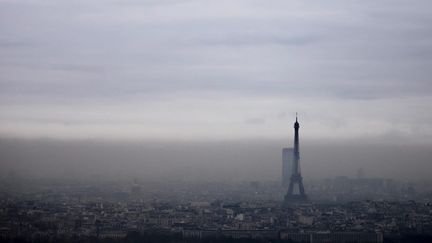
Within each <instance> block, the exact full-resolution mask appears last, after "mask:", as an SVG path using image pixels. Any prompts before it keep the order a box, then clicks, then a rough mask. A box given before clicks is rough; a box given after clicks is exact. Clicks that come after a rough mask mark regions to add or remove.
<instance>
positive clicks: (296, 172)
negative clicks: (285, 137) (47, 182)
mask: <svg viewBox="0 0 432 243" xmlns="http://www.w3.org/2000/svg"><path fill="white" fill-rule="evenodd" d="M299 129H300V124H299V123H298V119H297V114H296V121H295V123H294V158H293V171H292V175H291V180H290V183H289V186H288V192H287V194H286V195H285V200H284V203H286V204H289V203H295V202H302V201H306V200H307V196H306V193H305V190H304V187H303V178H302V176H301V171H300V145H299ZM296 186H298V192H295V187H296Z"/></svg>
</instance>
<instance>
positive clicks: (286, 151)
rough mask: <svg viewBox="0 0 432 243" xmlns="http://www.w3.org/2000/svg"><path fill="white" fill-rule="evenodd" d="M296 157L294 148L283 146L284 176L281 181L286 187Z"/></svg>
mask: <svg viewBox="0 0 432 243" xmlns="http://www.w3.org/2000/svg"><path fill="white" fill-rule="evenodd" d="M293 159H294V149H293V148H283V149H282V178H281V183H282V186H283V187H284V188H286V187H288V186H289V184H290V180H291V175H292V167H293Z"/></svg>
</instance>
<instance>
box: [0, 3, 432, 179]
mask: <svg viewBox="0 0 432 243" xmlns="http://www.w3.org/2000/svg"><path fill="white" fill-rule="evenodd" d="M431 9H432V2H431V1H427V0H415V1H401V0H392V1H389V0H384V1H369V0H367V1H354V0H344V1H342V0H340V1H339V0H335V1H326V2H321V1H300V0H296V1H282V0H275V1H265V2H262V1H246V0H239V1H220V0H219V1H211V0H204V1H202V0H201V1H197V0H184V1H182V0H160V1H155V0H144V1H135V0H124V1H116V0H110V1H105V0H104V1H101V0H95V1H82V0H77V1H64V0H56V1H49V0H43V1H33V0H31V1H24V0H0V33H1V35H0V163H1V164H0V171H1V175H2V176H6V175H8V174H10V173H12V171H13V172H14V173H15V172H16V173H18V174H23V175H28V174H31V175H34V176H46V175H51V176H62V175H68V176H77V177H78V176H83V175H85V176H92V175H95V176H101V177H104V176H111V177H134V176H135V177H148V178H151V179H158V178H159V179H160V178H167V177H169V178H183V179H184V178H188V179H193V178H196V179H203V180H205V179H207V180H220V179H229V180H242V179H244V180H251V179H259V180H278V179H279V177H280V168H281V149H282V148H283V147H292V146H293V145H292V142H293V122H294V120H295V112H298V113H299V122H300V148H301V154H302V155H301V159H302V160H301V166H302V174H303V176H304V177H305V178H307V179H313V178H324V177H333V176H338V175H346V176H354V175H355V172H356V170H357V169H359V168H363V169H364V171H365V173H366V175H367V176H370V177H385V178H400V179H427V178H429V177H430V172H429V171H431V170H432V166H431V163H430V162H431V159H430V158H432V149H431V146H432V112H431V110H432V109H431V108H432V105H431V104H432V80H431V77H432V69H431V68H430V67H432V46H431V43H432V27H431V24H430V23H432V15H431Z"/></svg>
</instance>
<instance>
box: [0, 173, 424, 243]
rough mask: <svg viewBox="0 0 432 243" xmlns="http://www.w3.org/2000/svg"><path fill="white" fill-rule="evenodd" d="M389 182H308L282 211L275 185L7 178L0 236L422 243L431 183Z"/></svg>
mask: <svg viewBox="0 0 432 243" xmlns="http://www.w3.org/2000/svg"><path fill="white" fill-rule="evenodd" d="M341 180H344V181H345V182H346V181H350V183H343V186H341ZM387 181H388V180H382V179H365V178H363V179H354V178H351V179H350V178H334V179H328V180H319V181H316V182H313V181H307V183H306V185H308V186H307V187H306V190H308V191H309V192H310V198H311V202H308V203H304V204H301V205H297V206H295V207H282V205H281V198H283V194H284V193H285V191H284V188H283V187H281V186H280V183H279V182H257V181H250V182H238V183H233V182H226V183H217V182H212V183H210V182H208V183H199V182H185V181H183V182H182V181H172V182H165V183H156V182H154V183H150V182H146V183H144V182H141V181H139V180H138V179H136V180H131V181H111V182H71V181H64V180H61V179H58V180H29V179H28V180H25V179H10V178H9V179H7V180H3V181H2V188H1V201H0V204H1V207H0V208H1V210H0V235H1V239H2V242H58V241H62V242H96V241H97V242H116V241H119V242H123V241H125V240H127V239H129V240H131V242H134V241H133V240H137V241H139V240H141V241H143V240H144V239H147V240H149V239H157V240H156V241H154V242H158V241H159V242H164V241H165V242H199V241H202V242H205V240H206V239H213V240H214V239H220V240H221V239H225V240H227V239H231V240H234V239H237V240H241V239H248V240H255V241H256V242H269V241H270V242H278V241H281V242H400V241H401V240H402V242H405V241H403V240H404V239H405V240H406V239H414V240H413V241H412V242H421V241H419V239H423V238H425V237H429V238H425V239H429V240H430V235H431V234H432V204H431V201H432V200H431V199H432V193H431V188H432V185H431V184H427V183H421V182H419V183H414V184H413V183H402V182H397V181H392V183H391V184H389V183H388V182H387ZM386 183H387V184H386ZM416 188H419V189H416ZM419 190H422V191H419ZM348 191H350V192H359V193H347V192H348ZM341 195H343V196H341ZM428 235H429V236H428ZM152 237H156V238H152ZM157 237H159V238H157ZM407 237H408V238H407ZM421 237H423V238H421ZM222 242H223V241H222ZM424 242H426V241H424Z"/></svg>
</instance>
